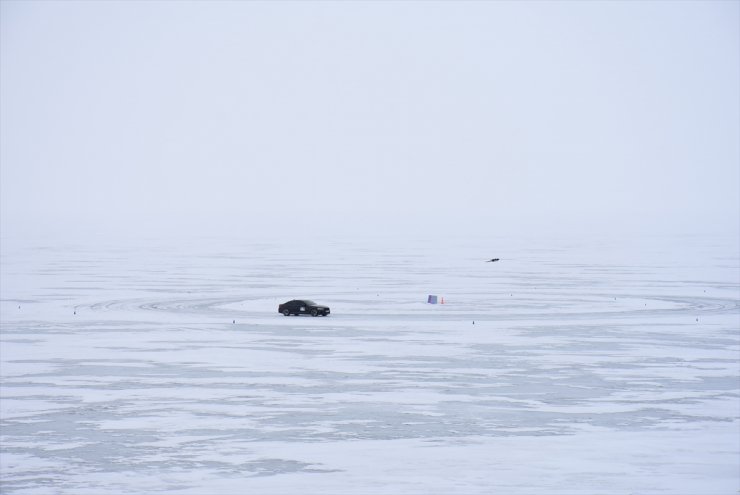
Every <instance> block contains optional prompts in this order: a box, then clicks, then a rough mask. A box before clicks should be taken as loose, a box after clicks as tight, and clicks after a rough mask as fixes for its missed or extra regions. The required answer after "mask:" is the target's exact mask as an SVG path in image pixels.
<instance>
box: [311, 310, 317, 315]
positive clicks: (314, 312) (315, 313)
mask: <svg viewBox="0 0 740 495" xmlns="http://www.w3.org/2000/svg"><path fill="white" fill-rule="evenodd" d="M311 316H319V312H318V311H316V310H315V309H312V310H311Z"/></svg>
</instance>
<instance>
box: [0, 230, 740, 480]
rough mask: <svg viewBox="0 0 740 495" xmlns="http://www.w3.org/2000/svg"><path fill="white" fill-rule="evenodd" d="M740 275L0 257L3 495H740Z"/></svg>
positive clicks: (356, 249) (243, 256)
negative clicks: (299, 310) (321, 310)
mask: <svg viewBox="0 0 740 495" xmlns="http://www.w3.org/2000/svg"><path fill="white" fill-rule="evenodd" d="M492 256H496V257H500V258H501V261H500V262H498V263H485V260H486V259H490V258H491V257H492ZM739 266H740V264H739V261H738V248H737V244H736V241H734V240H723V239H700V238H680V239H675V238H672V239H659V238H654V239H640V240H634V239H622V240H617V241H615V240H613V239H612V240H604V239H601V240H595V239H590V240H582V239H581V240H578V241H573V240H548V241H543V240H537V241H536V242H524V241H522V240H512V239H464V240H461V239H443V238H440V239H424V240H419V241H410V240H404V241H403V242H397V241H392V240H382V239H372V240H370V239H366V240H361V239H353V240H347V241H341V242H340V241H336V240H333V241H328V240H323V241H322V240H313V241H303V240H289V241H280V240H275V241H265V240H261V241H259V242H256V241H245V240H241V241H230V242H226V241H219V240H210V241H201V242H198V243H190V244H184V245H183V244H175V243H167V242H159V243H154V242H143V241H141V242H129V243H126V244H121V245H112V246H104V245H64V246H61V245H52V244H48V245H44V244H37V245H27V244H26V245H22V244H20V243H10V242H7V241H4V245H3V250H2V277H0V283H1V284H2V286H1V288H2V294H1V295H2V301H1V304H2V306H0V309H1V310H2V312H1V314H0V316H1V320H0V321H1V323H2V335H1V342H0V343H1V344H2V347H1V351H2V352H1V353H0V366H1V368H0V374H1V377H2V395H1V396H0V418H1V419H2V439H1V441H2V451H1V453H0V474H1V480H0V481H1V482H2V485H1V486H2V493H7V494H11V493H12V494H27V493H28V494H30V493H33V494H45V493H50V494H51V493H54V494H75V495H77V494H96V495H100V494H103V495H104V494H120V493H153V492H157V491H160V492H166V493H182V494H193V495H195V494H211V493H214V494H215V493H219V494H228V493H233V494H236V493H240V494H241V493H275V494H287V493H301V494H303V493H322V494H323V493H337V494H340V493H342V494H345V493H357V494H369V493H394V494H395V493H419V494H422V493H425V494H426V493H465V494H467V493H506V494H509V493H511V494H531V493H554V494H570V493H583V494H593V493H619V494H622V493H624V494H631V493H635V494H637V493H640V494H644V493H672V494H677V493H678V494H682V493H686V494H737V492H738V490H739V489H740V474H739V472H740V282H739V280H738V279H739V277H740V268H739ZM428 294H439V295H440V296H443V297H444V298H445V304H444V305H442V304H439V305H429V304H426V303H425V301H426V297H427V295H428ZM298 297H306V298H311V299H314V300H316V301H317V302H319V303H322V304H327V305H329V306H330V307H331V309H332V315H331V316H330V317H327V318H322V317H319V318H311V317H287V318H286V317H284V316H282V315H280V314H278V312H277V306H278V304H279V303H281V302H284V301H286V300H289V299H293V298H298Z"/></svg>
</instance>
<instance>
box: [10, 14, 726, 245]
mask: <svg viewBox="0 0 740 495" xmlns="http://www.w3.org/2000/svg"><path fill="white" fill-rule="evenodd" d="M0 5H1V7H0V8H1V10H0V13H1V18H0V21H1V23H2V24H1V25H2V29H1V36H2V38H1V40H0V41H1V44H0V50H1V52H0V53H1V58H0V64H1V65H0V69H1V70H0V83H1V84H0V95H1V99H2V105H0V172H1V179H2V180H1V182H2V185H1V186H0V187H1V190H0V192H1V195H0V196H1V197H0V206H1V208H0V219H1V220H2V230H1V232H0V235H2V238H3V239H19V238H20V239H23V238H27V237H33V236H47V237H52V238H54V237H59V238H65V237H74V236H84V235H92V234H96V235H101V236H106V235H111V236H116V235H123V236H126V235H134V236H137V235H151V236H157V235H161V236H168V235H179V236H183V235H184V236H188V235H193V234H197V233H200V234H204V235H252V234H254V235H269V234H280V235H283V234H285V233H286V232H287V233H289V232H296V233H305V234H307V233H310V232H312V231H314V230H315V231H317V232H336V231H341V232H347V234H348V235H350V234H352V233H363V234H368V235H372V234H374V233H376V234H378V235H381V234H388V233H394V232H397V233H418V234H428V233H434V232H437V231H441V232H449V233H451V234H453V233H454V234H466V233H476V232H486V233H503V234H510V235H519V234H524V235H532V234H536V233H538V232H551V233H553V232H554V233H557V232H575V233H578V232H581V233H583V232H606V233H608V232H625V233H681V234H701V233H708V232H711V233H728V234H731V235H734V236H737V235H738V232H739V231H740V202H739V199H738V198H739V194H740V193H739V192H738V189H739V188H740V175H739V173H740V172H739V169H740V166H739V162H740V145H739V144H738V135H740V97H739V95H738V87H740V76H739V72H740V69H739V67H738V66H739V57H740V55H739V53H738V50H739V48H738V46H740V42H739V37H738V18H739V15H740V14H739V12H740V10H739V5H740V4H738V3H737V2H711V1H710V2H640V3H627V2H596V3H582V2H542V3H539V2H523V3H512V2H490V3H488V2H459V3H447V2H379V3H372V2H349V3H333V2H306V3H299V2H295V3H294V2H277V3H261V2H211V3H201V2H146V3H144V2H66V1H62V2H34V1H31V2H17V1H3V2H2V3H1V4H0Z"/></svg>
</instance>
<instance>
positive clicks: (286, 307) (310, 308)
mask: <svg viewBox="0 0 740 495" xmlns="http://www.w3.org/2000/svg"><path fill="white" fill-rule="evenodd" d="M278 313H282V314H284V315H285V316H290V315H296V316H298V315H311V316H319V315H321V316H329V313H331V310H330V309H329V306H323V305H321V304H316V303H315V302H313V301H311V300H309V299H293V300H292V301H288V302H286V303H283V304H281V305H279V306H278Z"/></svg>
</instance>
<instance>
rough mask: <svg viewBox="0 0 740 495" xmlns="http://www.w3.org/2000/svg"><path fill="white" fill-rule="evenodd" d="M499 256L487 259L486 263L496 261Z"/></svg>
mask: <svg viewBox="0 0 740 495" xmlns="http://www.w3.org/2000/svg"><path fill="white" fill-rule="evenodd" d="M498 260H499V258H491V259H490V260H487V261H486V263H493V262H494V261H498Z"/></svg>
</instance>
